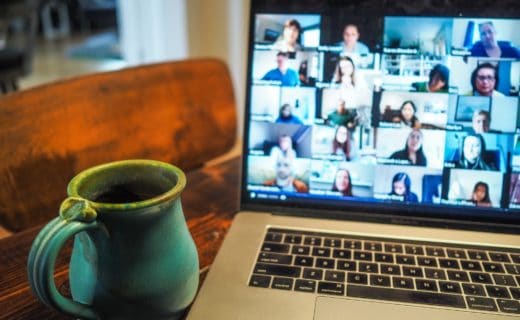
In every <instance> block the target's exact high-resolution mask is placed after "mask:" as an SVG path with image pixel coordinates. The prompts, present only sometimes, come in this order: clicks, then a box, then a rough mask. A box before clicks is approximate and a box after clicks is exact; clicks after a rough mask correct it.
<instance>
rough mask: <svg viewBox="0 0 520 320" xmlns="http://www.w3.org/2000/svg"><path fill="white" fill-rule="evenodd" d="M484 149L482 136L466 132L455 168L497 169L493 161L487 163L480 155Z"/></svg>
mask: <svg viewBox="0 0 520 320" xmlns="http://www.w3.org/2000/svg"><path fill="white" fill-rule="evenodd" d="M485 151H486V144H485V142H484V138H483V137H482V135H480V134H468V135H467V136H465V137H464V139H463V140H462V149H461V150H460V151H459V154H460V159H459V161H458V162H457V163H456V165H455V167H456V168H462V169H472V170H497V169H496V168H495V165H494V164H493V163H487V162H486V161H485V160H484V159H483V158H482V155H483V154H484V152H485Z"/></svg>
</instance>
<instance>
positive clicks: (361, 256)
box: [354, 251, 372, 261]
mask: <svg viewBox="0 0 520 320" xmlns="http://www.w3.org/2000/svg"><path fill="white" fill-rule="evenodd" d="M354 260H362V261H372V253H370V252H366V251H354Z"/></svg>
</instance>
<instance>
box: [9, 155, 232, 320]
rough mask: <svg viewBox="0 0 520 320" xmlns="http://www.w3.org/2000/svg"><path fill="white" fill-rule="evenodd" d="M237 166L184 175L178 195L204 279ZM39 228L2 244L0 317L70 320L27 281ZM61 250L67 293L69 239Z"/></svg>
mask: <svg viewBox="0 0 520 320" xmlns="http://www.w3.org/2000/svg"><path fill="white" fill-rule="evenodd" d="M239 167H240V160H239V158H233V159H231V160H228V161H225V162H222V163H219V164H214V165H211V166H207V167H204V168H202V169H199V170H195V171H192V172H190V173H188V174H187V178H188V184H187V186H186V189H185V191H184V192H183V194H182V196H181V197H182V204H183V208H184V214H185V215H186V219H187V221H188V226H189V229H190V231H191V234H192V236H193V238H194V240H195V243H196V245H197V249H198V251H199V260H200V267H201V270H202V271H203V272H201V278H202V280H203V278H204V276H205V272H204V271H206V270H207V269H208V267H209V266H210V265H211V263H212V262H213V260H214V258H215V256H216V254H217V251H218V249H219V248H220V245H221V244H222V240H223V238H224V235H225V234H226V232H227V230H228V228H229V226H230V224H231V220H232V218H233V215H234V213H235V212H237V211H238V197H239V188H238V186H239ZM57 209H58V208H56V210H57ZM42 227H43V225H42V226H38V227H35V228H31V229H28V230H25V231H23V232H20V233H17V234H15V235H13V236H11V237H8V238H5V239H2V240H0V319H39V320H40V319H70V317H66V316H64V315H61V314H59V313H57V312H56V311H54V310H52V309H50V308H48V307H47V306H45V305H44V304H42V303H41V302H39V301H38V300H37V299H36V298H35V297H34V295H33V294H32V292H31V289H30V287H29V283H28V282H27V267H26V265H27V256H28V254H29V249H30V246H31V244H32V241H33V240H34V238H35V237H36V235H37V233H38V232H39V231H40V229H41V228H42ZM62 251H63V252H62V253H61V254H60V257H59V258H58V260H57V262H56V270H55V277H56V286H57V287H58V288H59V290H60V292H62V293H63V294H67V293H68V260H69V257H70V251H71V243H70V241H69V244H68V246H66V248H65V249H64V250H62Z"/></svg>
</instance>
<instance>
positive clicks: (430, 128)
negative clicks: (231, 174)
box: [242, 1, 520, 220]
mask: <svg viewBox="0 0 520 320" xmlns="http://www.w3.org/2000/svg"><path fill="white" fill-rule="evenodd" d="M286 2H287V1H282V2H281V3H283V4H282V5H280V4H274V3H275V2H273V4H271V5H270V4H269V2H268V4H264V5H255V3H254V2H253V8H252V19H253V21H252V22H251V29H252V30H251V35H250V39H251V40H250V41H251V44H250V54H249V66H248V70H249V71H248V85H247V86H248V88H247V95H246V96H247V101H246V107H247V108H246V110H247V111H246V120H247V121H246V130H245V132H246V136H245V138H244V139H245V140H246V141H245V145H246V149H245V150H244V173H243V176H244V181H243V185H244V187H243V195H242V197H243V199H244V200H245V201H246V202H249V203H263V204H266V203H268V204H275V205H280V206H293V207H294V206H303V207H313V208H320V207H323V208H336V209H348V208H354V207H355V208H361V209H363V208H365V209H368V208H370V209H371V210H374V209H376V210H377V209H382V210H389V209H390V210H395V211H401V212H402V211H407V212H412V213H415V212H421V213H430V214H436V213H438V214H442V213H451V214H455V215H464V217H466V216H468V215H471V216H474V217H477V216H493V217H495V218H497V219H501V218H504V219H506V218H507V219H509V218H513V219H515V220H516V219H518V218H519V217H520V140H519V138H520V111H519V89H520V88H519V87H520V32H518V30H520V18H519V17H515V16H514V14H515V12H516V14H518V12H519V11H518V10H516V11H515V10H511V11H509V12H508V13H509V16H508V15H504V14H503V13H501V14H500V15H498V14H497V13H495V14H493V10H487V11H486V10H485V11H476V10H474V11H473V13H477V12H480V14H473V15H466V14H464V8H456V7H450V9H444V10H440V9H439V8H433V7H432V8H429V7H428V5H422V4H420V3H421V1H419V2H418V3H419V4H418V5H417V7H414V8H408V9H407V8H400V7H399V6H398V5H397V8H395V7H392V8H390V6H389V5H387V4H386V2H380V1H379V2H378V1H365V2H363V1H357V2H359V3H358V4H357V5H356V6H353V5H351V4H350V5H346V4H341V2H338V1H329V2H328V4H327V2H325V1H324V2H320V5H319V6H318V5H316V4H315V3H316V1H314V2H313V1H307V2H310V3H314V5H309V6H307V7H306V6H305V5H304V4H302V2H301V1H293V2H294V3H296V2H299V5H289V4H287V3H286ZM304 2H305V1H303V3H304ZM459 2H460V1H459ZM381 3H384V4H385V5H381ZM468 3H469V1H468ZM471 3H472V4H473V3H474V2H471ZM459 5H460V4H459ZM394 6H396V5H395V4H394ZM477 6H478V3H477ZM516 6H517V7H518V5H516ZM361 11H362V12H363V14H360V12H361ZM483 12H485V13H486V15H484V16H483V15H482V13H483ZM511 14H513V16H511ZM498 16H500V18H499V17H498ZM403 209H405V210H403Z"/></svg>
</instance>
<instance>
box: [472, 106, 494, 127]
mask: <svg viewBox="0 0 520 320" xmlns="http://www.w3.org/2000/svg"><path fill="white" fill-rule="evenodd" d="M490 123H491V115H490V114H489V112H487V111H485V110H475V112H473V117H472V119H471V124H472V129H473V132H474V133H486V132H489V124H490Z"/></svg>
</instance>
